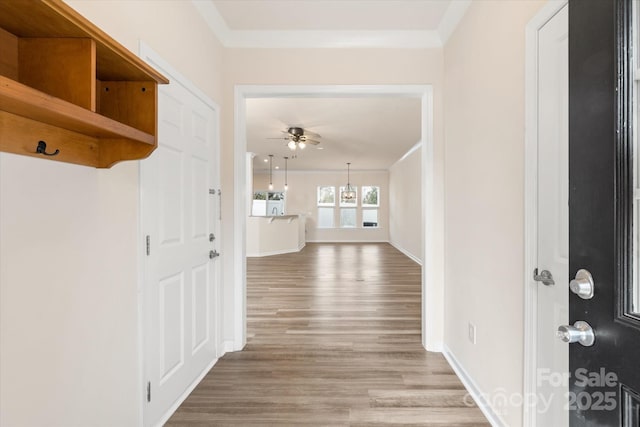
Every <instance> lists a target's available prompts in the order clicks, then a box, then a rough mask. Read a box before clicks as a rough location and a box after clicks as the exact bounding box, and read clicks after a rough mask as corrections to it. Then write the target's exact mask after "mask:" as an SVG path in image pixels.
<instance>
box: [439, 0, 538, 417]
mask: <svg viewBox="0 0 640 427" xmlns="http://www.w3.org/2000/svg"><path fill="white" fill-rule="evenodd" d="M543 3H544V2H543V1H502V0H484V1H477V2H473V3H472V4H471V6H470V7H469V9H468V11H467V13H466V15H465V17H464V18H463V20H462V22H461V23H460V26H459V27H458V29H457V30H456V31H455V33H454V34H453V36H452V37H451V38H450V39H449V41H448V43H447V44H446V46H445V48H444V67H445V92H446V99H445V135H446V144H445V146H446V153H445V183H446V185H445V192H446V201H445V209H446V211H445V214H446V231H445V259H446V267H445V274H446V288H445V293H446V296H445V300H446V305H445V313H446V320H445V324H446V330H445V344H446V346H447V347H448V348H449V349H450V351H451V353H452V354H453V355H454V356H455V358H456V359H457V360H458V361H459V362H460V363H461V365H462V366H463V368H464V369H465V370H466V371H467V372H468V374H469V375H470V377H471V378H472V380H473V381H475V382H476V384H477V385H478V386H479V388H480V390H481V392H482V393H487V394H488V395H489V397H490V400H491V397H492V396H494V395H495V394H496V393H501V395H506V396H507V397H509V396H511V394H512V393H522V391H523V384H522V375H523V370H522V369H523V298H524V294H523V283H522V277H523V276H522V274H523V258H524V238H523V235H524V232H523V229H524V228H523V227H524V219H523V215H524V213H523V203H524V202H523V200H524V193H523V181H524V165H523V159H524V70H525V68H524V60H525V25H526V23H527V22H528V21H529V19H530V18H531V17H532V16H533V15H534V14H535V13H536V12H537V11H538V10H539V9H540V7H541V6H542V5H543ZM468 322H473V323H474V324H475V325H476V327H477V344H475V345H473V344H471V342H470V341H469V340H468V338H467V336H468ZM494 410H495V411H496V412H498V413H500V415H501V416H502V418H503V420H504V421H505V422H506V425H509V426H518V425H521V423H522V419H521V418H522V410H521V408H519V407H503V408H498V407H494Z"/></svg>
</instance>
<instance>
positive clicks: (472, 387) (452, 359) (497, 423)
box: [442, 345, 507, 427]
mask: <svg viewBox="0 0 640 427" xmlns="http://www.w3.org/2000/svg"><path fill="white" fill-rule="evenodd" d="M442 355H443V356H444V358H445V359H447V362H449V365H451V368H452V369H453V371H454V372H455V373H456V375H457V376H458V378H460V381H461V382H462V385H464V388H466V389H467V391H468V392H469V395H470V396H471V397H472V398H473V400H474V401H475V402H476V405H478V408H480V410H481V411H482V413H483V414H484V416H485V417H487V420H488V421H489V423H491V425H492V426H493V427H507V423H505V422H504V420H503V419H502V417H500V415H498V414H497V413H496V412H495V411H494V409H493V408H492V407H491V404H490V403H489V401H488V400H487V395H486V394H485V393H483V392H482V390H480V387H478V385H477V384H476V382H475V381H473V379H472V378H471V376H470V375H469V374H468V373H467V371H465V369H464V368H463V367H462V364H460V362H459V361H458V359H457V358H456V356H455V355H454V354H453V353H452V352H451V350H450V349H449V347H447V346H446V345H445V346H444V347H443V349H442Z"/></svg>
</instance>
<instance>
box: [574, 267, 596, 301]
mask: <svg viewBox="0 0 640 427" xmlns="http://www.w3.org/2000/svg"><path fill="white" fill-rule="evenodd" d="M569 289H571V292H573V293H574V294H576V295H578V296H579V297H580V298H582V299H591V298H593V291H594V289H595V284H594V283H593V277H592V276H591V273H589V272H588V271H587V270H585V269H581V270H578V272H577V273H576V278H575V279H573V280H572V281H571V282H569Z"/></svg>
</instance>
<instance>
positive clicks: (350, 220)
mask: <svg viewBox="0 0 640 427" xmlns="http://www.w3.org/2000/svg"><path fill="white" fill-rule="evenodd" d="M356 210H357V209H356V208H340V227H342V228H356Z"/></svg>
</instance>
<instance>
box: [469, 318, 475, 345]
mask: <svg viewBox="0 0 640 427" xmlns="http://www.w3.org/2000/svg"><path fill="white" fill-rule="evenodd" d="M469 341H471V344H475V343H476V325H474V324H473V323H471V322H469Z"/></svg>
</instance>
